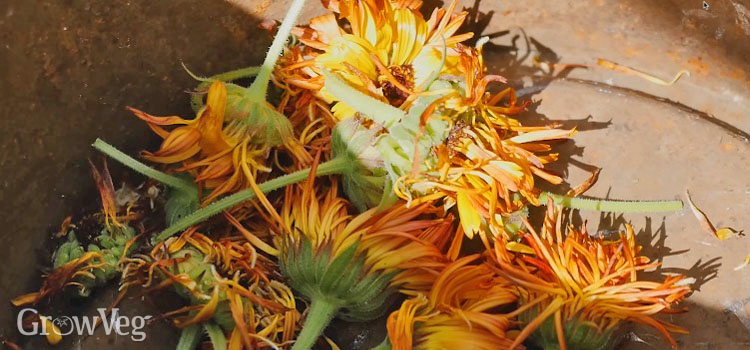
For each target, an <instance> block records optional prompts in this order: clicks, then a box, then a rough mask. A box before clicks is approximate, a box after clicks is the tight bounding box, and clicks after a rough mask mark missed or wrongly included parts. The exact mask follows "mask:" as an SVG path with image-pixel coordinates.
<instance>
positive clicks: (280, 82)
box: [13, 0, 691, 350]
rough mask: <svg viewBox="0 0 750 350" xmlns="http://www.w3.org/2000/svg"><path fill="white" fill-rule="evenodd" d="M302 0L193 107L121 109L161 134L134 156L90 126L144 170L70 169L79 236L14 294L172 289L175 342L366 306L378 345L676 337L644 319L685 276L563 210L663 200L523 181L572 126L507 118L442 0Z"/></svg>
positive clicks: (670, 298)
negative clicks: (82, 200) (624, 198)
mask: <svg viewBox="0 0 750 350" xmlns="http://www.w3.org/2000/svg"><path fill="white" fill-rule="evenodd" d="M304 2H305V0H294V1H293V2H292V4H291V7H290V9H289V12H288V14H287V16H286V18H285V19H284V21H283V22H282V23H281V24H280V26H279V27H278V29H277V33H276V37H275V39H274V41H273V44H272V46H271V48H270V49H269V51H268V54H267V57H266V59H265V61H264V62H263V65H262V66H260V67H249V68H243V69H238V70H236V71H231V72H226V73H222V74H218V75H216V76H213V77H210V78H199V79H200V80H201V83H200V84H199V86H198V88H197V89H196V91H195V93H194V96H193V98H192V100H191V103H192V105H193V107H194V109H195V115H194V116H190V117H189V118H182V117H178V116H153V115H150V114H148V113H146V112H143V111H140V110H137V109H135V108H131V111H132V112H133V113H134V114H135V116H136V117H138V118H140V119H141V120H143V121H144V122H146V123H147V124H148V126H149V127H150V128H151V129H152V130H153V131H154V133H155V134H156V135H158V136H159V137H161V138H162V139H163V141H162V143H161V146H160V147H159V149H158V150H155V151H144V152H142V154H141V155H140V157H141V158H142V159H144V160H145V161H146V162H148V163H151V164H150V165H147V164H144V163H142V162H141V161H139V160H136V159H135V158H133V157H131V156H128V155H126V154H124V153H122V152H120V151H119V150H117V149H116V148H114V147H113V146H111V145H109V144H107V143H106V142H104V141H102V140H97V141H96V142H95V143H94V147H95V148H96V149H98V150H99V151H101V152H103V153H104V154H106V155H108V156H110V157H111V158H113V159H115V160H117V161H119V162H121V163H123V164H124V165H126V166H128V167H130V168H131V169H133V170H135V171H136V172H139V173H141V174H143V175H145V176H147V177H148V178H149V179H148V180H147V181H146V183H145V184H144V185H142V186H141V187H139V189H138V190H130V191H129V192H128V193H123V191H124V190H123V189H124V188H123V189H121V190H117V191H116V190H115V189H114V186H113V183H112V178H111V176H110V175H109V172H108V171H107V169H106V167H104V168H103V170H98V169H97V168H96V167H93V166H92V169H93V174H94V178H95V180H96V183H97V186H98V188H99V192H100V194H101V202H102V211H101V212H99V213H96V214H93V215H91V216H90V217H88V218H87V220H89V221H91V220H93V221H94V222H95V223H96V227H98V229H100V230H101V232H100V233H99V235H96V236H92V235H90V234H89V235H88V236H87V237H83V238H81V237H76V235H75V233H74V231H75V229H68V230H64V232H63V234H64V235H65V236H66V237H67V238H65V239H64V241H65V243H63V244H62V245H60V246H59V248H58V249H57V251H56V253H55V255H54V257H53V265H54V266H53V269H52V270H51V271H50V273H49V274H48V275H47V277H46V280H45V283H44V285H43V286H42V287H41V289H40V290H39V291H38V292H35V293H30V294H27V295H23V296H19V297H18V298H16V299H14V300H13V303H14V304H15V305H16V306H21V305H27V304H35V303H39V302H42V301H47V300H50V299H51V298H54V296H55V295H57V294H60V292H63V291H66V292H68V293H73V294H78V295H80V296H88V295H89V294H90V293H91V291H92V290H93V289H95V288H96V287H98V286H102V285H105V284H107V283H109V282H110V281H112V280H116V281H117V283H118V284H119V286H120V290H121V296H124V295H125V294H127V293H128V291H129V290H131V289H134V288H138V289H140V290H141V293H149V292H151V291H154V290H164V289H171V290H173V291H174V292H175V293H177V294H178V295H180V296H181V297H182V298H183V299H184V301H185V306H184V307H183V308H180V309H178V310H173V311H169V312H167V313H166V314H164V317H169V318H170V319H171V320H172V321H173V322H174V325H175V326H176V327H178V328H180V329H182V335H181V337H180V339H179V342H178V343H177V344H176V348H177V349H178V350H190V349H196V348H198V346H200V345H201V344H202V343H206V344H211V345H210V346H211V347H212V348H213V349H215V350H224V349H231V350H235V349H271V348H273V349H293V350H308V349H311V348H316V349H325V348H333V349H336V348H338V346H337V345H336V344H335V343H333V342H332V341H331V340H330V339H328V338H327V337H325V335H324V330H325V329H326V326H327V325H328V324H329V323H330V322H331V320H332V319H333V318H341V319H344V320H347V321H349V322H358V321H365V320H372V319H375V318H378V317H382V316H385V315H388V316H387V330H388V336H387V339H385V340H384V341H383V343H382V344H381V345H379V346H378V349H389V348H392V349H396V350H409V349H424V350H432V349H435V350H443V349H462V348H471V349H487V350H490V349H491V350H498V349H523V348H524V347H529V346H536V347H539V348H543V349H576V350H587V349H591V350H594V349H611V348H612V347H613V346H615V345H616V343H617V342H618V341H619V340H620V339H621V338H622V337H621V336H622V334H623V333H624V331H625V329H626V327H627V325H628V324H629V323H640V324H644V325H647V326H650V327H653V328H655V329H657V330H658V331H659V332H661V333H662V334H663V335H664V338H666V340H667V341H668V342H669V343H670V344H671V345H672V346H673V347H675V346H676V343H675V341H674V339H673V338H672V333H684V332H685V330H684V329H682V328H680V327H678V326H676V325H672V324H670V323H668V322H666V321H664V320H662V319H660V318H658V317H656V316H655V315H656V314H659V313H665V312H677V311H679V310H678V309H676V308H675V304H676V303H677V302H679V301H681V300H682V299H684V298H685V296H686V295H688V294H689V293H690V292H691V290H690V287H689V286H688V285H689V283H688V282H689V281H687V280H686V279H685V278H684V277H683V276H666V277H663V279H662V280H658V281H646V280H642V279H641V275H642V274H641V272H642V271H644V270H650V269H653V268H655V267H656V266H657V264H656V263H654V262H652V261H651V260H650V259H649V258H648V257H645V256H642V255H639V254H640V251H641V247H640V246H638V245H637V244H636V242H635V235H634V233H633V229H632V228H631V227H630V226H626V227H625V231H624V232H622V233H620V234H615V235H611V234H610V235H607V236H606V237H605V236H603V235H602V234H599V233H589V232H587V231H586V227H585V226H584V227H573V226H571V225H568V224H566V223H564V222H566V221H565V219H564V215H565V213H566V212H568V211H569V210H570V209H566V208H565V207H567V208H573V209H598V210H603V211H628V210H643V211H660V210H661V211H669V210H678V209H680V208H681V207H682V204H681V202H679V201H673V202H618V201H604V200H596V199H586V198H580V197H578V196H579V195H581V194H582V193H583V192H584V191H585V190H586V189H587V188H588V187H590V186H591V185H592V184H593V183H594V181H593V180H592V181H588V182H587V183H585V184H583V185H581V186H579V187H577V188H575V189H574V190H573V191H571V192H570V193H567V194H566V195H561V194H555V193H549V192H544V191H541V190H540V189H539V187H538V183H539V182H540V181H542V182H547V183H550V184H552V185H558V184H561V183H562V182H563V179H562V178H561V177H560V176H558V175H556V174H555V173H554V172H553V171H550V170H549V169H548V164H550V163H552V162H555V161H556V160H557V158H558V155H557V154H556V153H554V152H553V145H554V143H556V142H561V141H565V140H566V139H568V138H570V137H573V136H574V134H575V130H566V129H561V128H559V127H558V126H556V125H545V126H525V125H523V124H522V121H523V115H524V109H525V107H526V106H527V104H528V101H519V100H518V98H517V97H516V94H515V92H514V89H513V87H512V86H511V85H510V84H509V83H508V82H507V81H506V79H505V78H503V77H502V76H499V75H493V74H491V73H490V72H488V71H487V69H486V67H485V64H484V60H483V56H482V46H483V44H484V43H486V42H487V39H486V38H479V39H478V40H476V38H474V39H475V44H473V45H469V44H468V42H469V40H470V39H472V37H473V34H472V33H463V32H460V31H459V30H460V28H461V27H462V24H463V22H464V20H465V19H466V16H467V13H466V12H460V11H458V10H457V9H456V6H457V2H456V1H455V0H454V1H452V2H451V3H450V4H448V6H447V7H445V8H439V9H434V10H432V11H431V12H430V11H427V10H426V9H424V8H422V2H421V1H420V0H398V1H392V0H330V1H324V2H323V4H324V6H325V7H326V9H327V13H326V14H324V15H322V16H319V17H316V18H313V19H312V20H310V23H309V24H307V25H303V26H297V27H296V26H295V22H296V19H297V17H298V16H299V14H300V12H301V11H302V9H303V6H304ZM423 13H429V16H425V15H423ZM290 35H291V37H292V40H290V41H289V40H288V38H289V37H290ZM288 41H289V42H288ZM196 78H197V77H196ZM246 78H253V80H252V84H251V85H250V86H249V87H245V86H241V85H238V84H236V83H234V82H236V81H239V80H241V79H246ZM157 169H158V170H157ZM126 192H127V191H126ZM127 194H129V196H128V195H127ZM123 198H124V199H123ZM128 198H130V200H128ZM149 202H150V203H149ZM540 206H546V215H544V217H543V218H540V219H541V220H538V221H540V222H538V223H537V224H536V225H534V224H531V223H530V221H533V220H531V219H530V217H529V208H536V207H540ZM537 211H538V212H540V213H544V210H537ZM156 214H159V216H158V220H155V219H154V216H155V215H156ZM89 226H90V225H89ZM28 321H29V322H34V321H35V320H28ZM36 322H49V319H48V318H45V317H40V318H39V319H38V320H36ZM49 326H50V327H51V328H53V329H54V328H55V325H49ZM329 332H336V330H335V329H330V330H329ZM54 333H55V332H51V335H49V336H48V340H49V341H50V342H52V343H57V342H59V341H61V339H60V337H59V335H57V336H56V335H55V334H54ZM203 348H206V347H203Z"/></svg>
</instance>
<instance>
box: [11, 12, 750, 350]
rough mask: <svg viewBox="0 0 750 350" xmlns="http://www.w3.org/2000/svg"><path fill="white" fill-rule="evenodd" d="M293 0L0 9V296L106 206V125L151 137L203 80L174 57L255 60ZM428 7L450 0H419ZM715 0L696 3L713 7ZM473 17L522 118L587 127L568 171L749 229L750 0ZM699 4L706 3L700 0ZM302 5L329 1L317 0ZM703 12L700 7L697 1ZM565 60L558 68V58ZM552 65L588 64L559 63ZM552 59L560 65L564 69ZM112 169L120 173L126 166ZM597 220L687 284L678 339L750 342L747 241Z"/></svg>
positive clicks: (170, 332)
mask: <svg viewBox="0 0 750 350" xmlns="http://www.w3.org/2000/svg"><path fill="white" fill-rule="evenodd" d="M286 3H287V2H286V1H278V2H270V1H266V0H264V1H245V0H231V1H229V2H221V1H218V0H214V1H197V0H180V1H171V2H162V1H160V2H154V1H148V0H130V1H127V2H125V1H122V2H105V1H95V2H88V1H59V0H58V1H51V0H40V1H35V2H29V1H23V0H8V1H3V2H0V81H1V82H2V84H0V96H2V101H1V102H2V103H0V136H1V137H0V169H2V171H1V172H0V203H2V204H0V205H1V206H2V210H0V227H2V231H0V263H1V265H0V266H1V267H0V301H2V300H9V299H10V298H12V297H14V296H16V295H19V294H22V293H24V292H28V291H30V290H34V289H35V288H37V287H38V286H39V283H40V278H39V271H40V268H41V267H42V266H43V265H44V264H45V261H44V259H46V258H47V254H48V251H47V250H45V249H46V248H45V246H46V244H45V243H46V242H47V241H48V239H49V238H48V237H49V232H51V230H53V229H54V228H56V227H57V226H58V225H59V223H60V222H61V221H62V220H63V218H65V217H66V216H67V215H70V214H74V213H82V212H84V211H86V210H87V209H88V210H90V209H92V208H95V207H96V205H97V200H96V199H95V198H96V196H95V189H94V187H93V184H92V182H91V181H90V180H89V174H88V168H87V164H86V159H87V157H90V156H92V155H93V153H92V152H91V150H90V147H89V145H90V143H91V142H92V141H93V140H94V138H95V137H97V136H100V137H103V138H106V139H107V140H109V141H111V142H112V143H114V144H115V145H117V146H119V147H121V148H122V149H124V150H126V151H128V152H130V153H135V152H137V151H138V150H139V149H140V148H142V147H143V146H144V145H149V144H152V143H153V141H154V140H153V138H152V136H151V135H150V133H149V131H148V130H147V129H146V127H145V126H144V125H142V124H141V123H140V122H138V121H136V120H135V118H133V117H132V116H130V115H129V114H128V113H127V112H126V111H125V109H124V107H125V106H126V105H131V104H133V105H138V106H139V107H141V108H144V109H147V110H149V111H151V112H153V113H155V114H183V115H187V114H188V113H189V108H190V107H189V105H188V103H187V95H186V94H185V93H184V91H185V90H186V89H188V88H190V87H192V86H193V85H194V82H193V81H191V78H190V77H189V76H188V75H187V74H185V72H184V71H183V69H182V68H181V66H180V62H184V63H185V64H186V65H187V66H188V67H190V68H191V69H192V70H194V71H196V72H199V73H201V74H211V73H217V72H221V71H226V70H229V69H231V68H237V67H240V66H245V65H251V64H257V63H259V62H260V60H261V59H262V55H263V53H264V52H265V48H266V46H267V45H268V43H269V42H270V38H269V36H268V35H267V34H266V32H264V31H261V30H260V29H258V28H257V27H256V24H257V23H258V22H259V21H260V20H261V19H263V18H273V19H280V18H281V17H282V16H283V14H284V9H285V6H286ZM426 3H427V4H426V5H425V7H426V8H431V7H433V6H435V5H439V3H437V2H435V1H427V2H426ZM704 3H705V4H704ZM462 5H463V6H464V7H466V8H467V9H469V10H471V11H472V16H471V17H470V21H469V22H470V23H469V25H468V27H469V28H468V29H470V30H472V31H474V32H476V33H481V35H487V36H489V37H490V38H491V40H490V44H488V45H487V46H485V48H486V49H485V59H486V61H487V62H488V63H489V66H490V70H491V71H493V72H495V73H498V74H502V75H504V76H506V77H508V78H509V80H510V81H511V82H512V83H513V84H514V85H515V86H516V87H517V88H518V89H519V91H520V92H521V93H522V94H523V98H526V99H530V100H532V101H533V102H534V103H533V104H532V105H531V107H530V108H529V111H528V112H527V113H526V114H525V115H523V116H522V117H521V121H522V122H523V123H526V124H529V125H534V124H541V123H547V122H548V120H553V121H558V122H560V123H562V124H564V125H566V126H576V127H577V128H578V130H579V131H580V133H579V134H578V135H576V137H575V139H574V142H567V143H565V144H561V145H560V146H559V150H560V153H561V162H560V163H559V165H558V167H557V168H556V169H555V170H556V171H558V172H559V173H561V174H565V175H566V176H567V180H568V183H569V184H572V185H575V184H577V183H579V182H581V181H583V180H584V179H585V178H586V176H587V175H588V172H589V171H591V170H592V169H593V168H594V167H600V168H602V172H601V176H600V179H599V182H598V183H597V185H596V186H595V187H594V188H593V189H592V190H591V191H590V192H588V194H589V195H591V196H597V197H610V198H618V199H670V198H676V197H683V199H684V192H685V190H686V189H689V190H690V191H691V193H692V195H693V198H694V200H695V201H696V203H697V204H699V205H700V206H701V208H702V209H703V210H704V211H705V212H706V213H707V214H708V215H709V217H710V218H712V220H713V221H714V223H715V224H716V225H717V226H720V227H724V226H730V227H732V228H734V229H736V230H740V231H741V230H750V216H748V213H750V140H748V139H749V138H750V135H748V133H749V132H750V108H748V104H749V103H750V1H747V0H725V1H719V0H714V1H705V2H701V1H690V2H684V1H677V0H672V1H661V2H658V3H655V2H652V1H645V0H634V1H629V2H621V1H615V0H587V1H569V0H565V1H542V0H530V1H525V2H509V1H499V0H484V1H476V2H474V1H463V2H462ZM704 5H707V6H704ZM308 7H309V9H308V10H307V11H308V12H307V14H306V15H307V17H306V18H303V20H305V19H307V18H309V17H310V16H312V15H314V14H317V13H320V12H321V7H320V5H319V4H317V3H316V2H315V1H310V4H309V6H308ZM704 7H707V9H704ZM598 58H605V59H608V60H611V61H615V62H618V63H620V64H624V65H627V66H630V67H635V68H638V69H640V70H643V71H646V72H649V73H651V74H653V75H656V76H659V77H662V78H664V79H668V78H671V77H672V76H673V75H674V74H675V73H677V71H679V70H681V69H686V70H688V71H690V73H691V75H690V76H689V77H683V79H681V80H680V81H678V82H677V83H675V84H674V85H672V86H660V85H655V84H652V83H649V82H647V81H645V80H642V79H640V78H637V77H634V76H630V75H624V74H621V73H617V72H613V71H611V70H607V69H605V68H602V67H599V66H597V65H596V61H597V59H598ZM556 64H557V65H558V66H555V65H556ZM560 64H584V65H587V66H588V68H585V69H584V68H576V69H572V70H568V71H566V72H563V73H562V74H550V72H549V68H550V67H560V66H559V65H560ZM558 71H559V69H558ZM114 173H115V174H118V173H120V172H118V171H117V170H116V169H115V170H114ZM577 220H581V221H583V220H588V226H589V229H590V230H594V229H600V230H611V229H615V228H617V227H619V226H620V225H622V224H623V223H626V222H629V223H632V224H633V225H634V227H635V228H636V230H638V231H639V239H640V240H641V243H642V244H643V245H644V246H646V251H647V253H648V254H649V255H651V256H652V257H654V258H657V259H658V260H660V261H661V262H662V263H663V265H662V267H661V268H660V270H659V271H657V272H656V273H683V274H686V275H688V276H690V277H693V278H695V279H696V284H695V287H696V292H695V293H694V294H693V295H692V296H691V297H690V298H689V299H688V300H687V302H686V303H685V305H686V306H687V308H688V309H689V310H690V311H689V312H688V313H685V314H679V315H673V316H670V318H671V321H672V322H674V323H678V324H680V325H683V326H686V327H688V328H690V330H691V334H690V335H685V336H678V338H677V339H678V342H679V344H680V347H681V348H682V349H688V350H709V349H722V350H723V349H727V350H733V349H738V350H739V349H748V348H750V268H747V269H742V270H738V271H735V270H734V267H735V266H737V265H739V264H740V263H741V262H742V261H743V260H744V258H745V256H747V254H750V239H749V238H748V237H746V236H737V237H734V238H731V239H729V240H726V241H718V240H716V239H715V238H714V237H712V236H710V235H709V234H708V233H707V232H706V231H705V229H704V228H703V227H702V226H701V225H700V223H699V222H698V221H697V220H696V219H695V218H694V217H693V216H692V214H691V213H690V212H689V211H688V210H685V211H683V212H679V213H673V214H666V215H664V214H659V215H655V214H639V215H635V214H631V215H625V216H618V215H605V214H598V213H581V217H579V218H577ZM115 293H116V291H114V290H113V289H110V290H104V291H101V292H100V293H99V294H97V298H96V299H95V300H94V301H92V302H86V303H80V302H70V303H68V304H67V305H56V306H55V307H56V308H58V309H57V310H55V311H56V312H60V313H62V312H67V313H68V314H69V313H71V312H74V313H78V314H87V313H88V314H94V313H95V312H96V311H95V310H96V308H97V307H101V306H102V305H108V304H109V302H110V301H111V300H112V298H114V295H115ZM166 302H169V300H162V299H158V298H157V299H151V298H145V299H128V300H126V301H125V302H124V304H123V305H122V306H121V310H122V311H121V312H122V313H123V314H132V315H139V314H144V313H148V312H149V310H152V308H153V307H155V306H157V305H156V304H163V303H166ZM2 305H3V306H0V338H7V339H11V340H13V341H16V342H18V343H19V344H22V345H24V346H25V348H29V349H43V348H47V347H48V346H47V345H46V343H45V341H44V340H43V339H41V337H33V338H28V337H22V336H20V335H19V334H18V332H17V330H16V318H15V317H16V313H17V310H14V308H12V307H11V306H10V305H9V304H8V303H5V304H2ZM147 332H148V336H147V338H146V341H145V342H144V343H133V342H132V341H130V340H129V339H126V338H117V337H114V336H113V337H108V336H105V335H104V334H103V333H102V332H97V333H96V334H95V335H94V336H91V337H88V338H85V339H73V338H72V337H71V338H67V339H66V340H65V341H64V343H63V344H61V345H60V347H59V348H63V349H98V348H101V347H104V346H107V347H111V348H115V349H134V348H148V349H151V348H172V347H174V344H175V343H176V339H177V332H176V331H175V330H174V329H172V327H171V326H170V325H169V324H168V323H167V322H166V321H165V322H156V323H154V324H153V325H152V326H151V327H150V328H149V329H148V330H147ZM328 333H329V335H331V336H332V337H334V338H335V339H337V340H338V341H339V344H340V345H341V346H342V348H344V349H368V348H369V346H371V345H373V344H376V343H378V342H379V341H380V340H381V339H382V336H383V325H382V323H378V322H375V323H372V324H368V325H360V326H356V327H344V326H343V325H342V324H340V323H335V324H334V325H333V326H332V327H330V328H329V330H328ZM666 348H668V345H666V344H665V343H664V342H663V341H662V340H661V339H660V337H659V335H658V334H657V333H656V332H655V331H653V330H650V329H634V331H633V333H631V334H630V336H629V341H627V342H626V343H625V344H623V345H622V349H627V350H635V349H666Z"/></svg>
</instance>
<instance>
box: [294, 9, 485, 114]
mask: <svg viewBox="0 0 750 350" xmlns="http://www.w3.org/2000/svg"><path fill="white" fill-rule="evenodd" d="M421 5H422V2H421V1H413V0H406V1H404V0H401V1H391V0H344V1H332V2H328V9H330V10H332V11H333V12H335V13H337V14H338V19H342V20H344V21H345V22H346V24H345V25H341V26H340V25H339V24H338V22H337V16H336V14H334V13H329V14H326V15H323V16H320V17H316V18H314V19H312V20H311V21H310V26H309V28H297V30H296V31H295V32H294V34H295V35H297V36H298V37H299V39H300V41H301V42H302V43H304V44H305V45H307V46H309V47H312V48H315V49H317V50H321V51H323V52H322V53H319V54H318V53H316V52H311V54H310V56H308V57H306V58H305V59H304V60H301V61H299V62H297V63H294V64H291V65H288V66H287V67H283V68H281V70H282V71H283V70H295V69H301V70H302V71H303V72H302V75H297V76H289V79H287V81H288V82H289V83H290V84H292V85H297V86H306V87H309V88H317V89H320V88H322V87H323V81H322V77H321V76H320V75H319V73H320V70H322V69H324V70H328V71H330V72H333V73H336V74H340V75H341V76H342V77H343V78H344V79H346V80H347V81H348V82H349V83H350V84H353V86H355V87H356V88H357V89H359V90H360V91H361V92H363V93H366V94H368V95H370V96H372V97H375V98H378V99H380V100H383V101H386V102H388V103H390V104H392V105H394V106H400V105H402V104H403V103H404V102H405V101H407V100H408V99H409V98H410V96H411V95H413V94H414V93H415V92H421V91H424V90H425V89H426V88H427V84H428V83H429V82H430V80H431V79H434V78H435V76H436V75H437V74H439V73H444V74H454V73H457V71H456V70H455V65H456V62H457V58H458V56H457V55H456V52H455V50H456V45H457V44H458V43H460V42H462V41H464V40H466V39H469V38H471V37H472V35H473V34H472V33H464V34H458V35H457V34H456V31H457V30H458V28H459V27H460V26H461V24H463V21H464V19H465V17H466V15H467V13H466V12H461V13H460V14H457V15H454V11H455V8H456V6H457V1H456V0H454V1H452V2H451V4H450V5H449V6H448V8H447V9H436V10H435V11H434V12H433V13H432V15H431V16H430V18H429V19H427V20H425V19H424V18H423V17H422V14H421V13H420V12H419V8H420V7H421ZM321 96H322V97H323V98H324V99H325V100H327V101H333V98H332V97H331V96H330V95H328V94H327V93H326V92H325V91H322V94H321ZM332 110H333V112H334V114H335V115H336V116H337V117H338V119H344V118H347V117H350V116H352V115H354V113H355V112H356V111H355V110H353V109H352V108H351V107H350V106H347V105H345V104H343V103H341V102H339V103H336V104H335V105H334V106H333V108H332Z"/></svg>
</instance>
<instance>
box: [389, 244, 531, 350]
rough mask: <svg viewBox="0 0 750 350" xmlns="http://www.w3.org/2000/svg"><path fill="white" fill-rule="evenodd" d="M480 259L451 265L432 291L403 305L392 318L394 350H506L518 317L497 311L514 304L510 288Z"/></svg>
mask: <svg viewBox="0 0 750 350" xmlns="http://www.w3.org/2000/svg"><path fill="white" fill-rule="evenodd" d="M475 260H477V256H468V257H464V258H462V259H459V260H457V261H456V262H454V263H452V264H451V265H449V266H448V267H446V269H445V270H444V271H443V272H442V273H441V274H440V276H439V277H438V278H437V279H436V281H435V283H434V285H433V286H432V288H431V290H430V291H429V292H428V293H427V294H426V296H425V295H419V296H417V297H414V298H411V299H409V300H407V301H405V302H404V303H403V304H402V305H401V307H400V308H399V309H398V310H397V311H395V312H393V313H392V314H391V315H390V316H389V317H388V322H387V328H388V338H389V340H390V342H391V345H392V348H393V349H394V350H447V349H478V350H496V349H506V348H507V347H508V346H510V345H511V344H512V343H513V341H512V340H511V339H509V337H508V334H507V331H508V329H509V328H511V327H512V326H513V325H514V320H513V318H514V316H515V314H517V313H518V312H513V313H508V314H504V313H501V312H499V311H498V309H502V308H503V307H506V308H507V307H508V306H512V305H513V303H514V302H515V301H516V296H515V294H514V293H513V292H512V291H511V289H512V286H511V285H510V284H509V283H508V281H507V280H505V279H503V278H501V277H499V276H498V275H497V274H495V273H494V272H493V271H492V269H490V268H489V267H487V266H485V265H471V264H470V263H472V262H473V261H475Z"/></svg>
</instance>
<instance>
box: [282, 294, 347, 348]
mask: <svg viewBox="0 0 750 350" xmlns="http://www.w3.org/2000/svg"><path fill="white" fill-rule="evenodd" d="M338 310H339V306H338V305H336V304H334V303H331V302H329V301H328V300H326V299H325V298H322V297H316V298H313V299H312V302H311V304H310V309H309V310H308V312H307V319H305V325H304V326H303V327H302V332H300V333H299V335H298V336H297V340H296V341H295V342H294V346H292V350H310V349H311V348H312V347H313V345H315V341H317V340H318V338H319V337H320V335H321V334H323V331H324V330H325V329H326V327H328V324H329V323H331V320H333V317H334V316H336V313H337V312H338Z"/></svg>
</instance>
